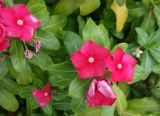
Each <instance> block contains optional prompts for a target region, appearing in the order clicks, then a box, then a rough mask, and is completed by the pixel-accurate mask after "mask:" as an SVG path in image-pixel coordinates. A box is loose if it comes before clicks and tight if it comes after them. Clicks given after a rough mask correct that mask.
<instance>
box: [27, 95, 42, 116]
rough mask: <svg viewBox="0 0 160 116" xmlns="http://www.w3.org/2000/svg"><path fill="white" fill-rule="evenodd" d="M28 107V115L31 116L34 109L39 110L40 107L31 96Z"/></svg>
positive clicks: (28, 99)
mask: <svg viewBox="0 0 160 116" xmlns="http://www.w3.org/2000/svg"><path fill="white" fill-rule="evenodd" d="M26 107H27V115H31V114H32V112H33V109H36V108H38V107H39V105H38V103H37V101H36V100H35V99H34V98H33V97H32V96H31V97H29V98H27V100H26Z"/></svg>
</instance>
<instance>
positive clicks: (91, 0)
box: [80, 0, 101, 16]
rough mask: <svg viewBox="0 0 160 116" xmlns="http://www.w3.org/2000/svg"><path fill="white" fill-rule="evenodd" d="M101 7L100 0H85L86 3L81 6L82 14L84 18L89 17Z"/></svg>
mask: <svg viewBox="0 0 160 116" xmlns="http://www.w3.org/2000/svg"><path fill="white" fill-rule="evenodd" d="M100 5H101V1H100V0H84V2H83V3H82V4H81V5H80V14H81V15H82V16H85V15H88V14H90V13H91V12H93V11H95V10H96V9H97V8H99V6H100Z"/></svg>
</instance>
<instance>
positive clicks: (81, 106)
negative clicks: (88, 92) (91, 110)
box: [71, 97, 89, 112]
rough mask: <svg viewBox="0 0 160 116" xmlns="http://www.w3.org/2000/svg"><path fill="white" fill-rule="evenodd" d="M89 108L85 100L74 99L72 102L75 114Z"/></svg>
mask: <svg viewBox="0 0 160 116" xmlns="http://www.w3.org/2000/svg"><path fill="white" fill-rule="evenodd" d="M88 107H89V106H88V105H87V103H86V100H85V98H83V97H82V98H80V99H72V101H71V109H72V111H73V112H81V111H83V110H85V109H87V108H88Z"/></svg>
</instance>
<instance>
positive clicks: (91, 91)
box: [88, 79, 97, 97]
mask: <svg viewBox="0 0 160 116" xmlns="http://www.w3.org/2000/svg"><path fill="white" fill-rule="evenodd" d="M96 84H97V80H96V79H94V80H93V81H92V83H91V85H90V87H89V90H88V95H89V96H91V97H92V96H94V95H95V93H94V92H95V86H96Z"/></svg>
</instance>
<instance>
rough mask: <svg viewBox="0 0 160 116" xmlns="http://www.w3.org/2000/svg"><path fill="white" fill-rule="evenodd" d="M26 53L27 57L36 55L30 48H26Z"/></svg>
mask: <svg viewBox="0 0 160 116" xmlns="http://www.w3.org/2000/svg"><path fill="white" fill-rule="evenodd" d="M24 55H25V57H26V58H28V59H31V58H32V57H33V56H34V53H33V52H32V51H30V50H25V51H24Z"/></svg>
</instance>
